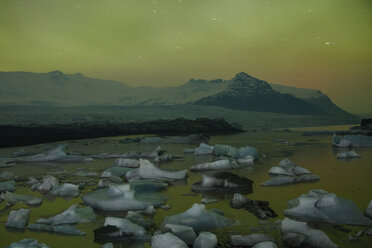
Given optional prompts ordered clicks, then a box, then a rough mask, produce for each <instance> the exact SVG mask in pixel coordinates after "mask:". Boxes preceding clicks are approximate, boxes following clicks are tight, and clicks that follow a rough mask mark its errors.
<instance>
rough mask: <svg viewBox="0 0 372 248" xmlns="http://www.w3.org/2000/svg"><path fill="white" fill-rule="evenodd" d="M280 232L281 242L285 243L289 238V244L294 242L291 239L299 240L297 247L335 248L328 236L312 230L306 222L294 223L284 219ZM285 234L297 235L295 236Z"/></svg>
mask: <svg viewBox="0 0 372 248" xmlns="http://www.w3.org/2000/svg"><path fill="white" fill-rule="evenodd" d="M281 232H282V233H283V236H282V237H283V241H284V242H287V239H288V238H291V239H292V240H291V242H294V240H293V238H295V239H297V240H298V239H299V240H298V243H299V246H297V247H317V248H337V247H338V246H337V245H336V244H334V243H333V242H332V241H331V240H330V239H329V238H328V236H327V235H326V234H325V233H324V232H322V231H320V230H317V229H314V228H312V227H310V226H308V225H307V223H306V222H300V221H294V220H290V219H288V218H285V219H284V220H283V221H282V223H281ZM287 234H297V236H294V235H291V236H287Z"/></svg>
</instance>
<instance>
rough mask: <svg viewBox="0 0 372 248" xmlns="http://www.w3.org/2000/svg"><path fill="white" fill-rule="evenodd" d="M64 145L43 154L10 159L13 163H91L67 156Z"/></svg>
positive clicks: (83, 158) (75, 156) (80, 157)
mask: <svg viewBox="0 0 372 248" xmlns="http://www.w3.org/2000/svg"><path fill="white" fill-rule="evenodd" d="M65 149H66V145H65V144H62V145H59V146H57V147H56V148H53V149H50V150H48V151H46V152H43V153H38V154H35V155H30V156H24V157H17V158H14V159H12V161H13V162H51V161H53V162H58V161H61V162H88V161H92V158H88V157H85V156H79V155H68V154H66V153H65V152H64V150H65Z"/></svg>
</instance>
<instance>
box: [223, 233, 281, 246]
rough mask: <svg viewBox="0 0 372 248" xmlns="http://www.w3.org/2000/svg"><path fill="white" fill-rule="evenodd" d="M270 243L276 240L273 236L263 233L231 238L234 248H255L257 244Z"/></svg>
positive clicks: (232, 236)
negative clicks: (237, 247)
mask: <svg viewBox="0 0 372 248" xmlns="http://www.w3.org/2000/svg"><path fill="white" fill-rule="evenodd" d="M268 241H275V239H274V238H273V237H272V236H270V235H268V234H263V233H252V234H248V235H231V236H230V244H232V245H233V246H247V247H252V246H255V245H256V244H259V243H262V242H268Z"/></svg>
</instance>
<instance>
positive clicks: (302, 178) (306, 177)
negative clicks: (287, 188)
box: [261, 158, 319, 186]
mask: <svg viewBox="0 0 372 248" xmlns="http://www.w3.org/2000/svg"><path fill="white" fill-rule="evenodd" d="M269 174H270V175H272V177H271V178H270V179H269V180H268V181H266V182H264V183H262V184H261V185H262V186H276V185H283V184H290V183H299V182H312V181H318V180H319V176H317V175H313V174H311V172H310V171H309V170H308V169H305V168H302V167H300V166H298V165H296V164H295V163H293V162H292V161H291V160H289V159H288V158H285V159H283V160H282V161H280V162H279V166H274V167H271V169H270V170H269Z"/></svg>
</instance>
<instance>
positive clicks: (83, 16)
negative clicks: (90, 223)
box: [0, 0, 372, 113]
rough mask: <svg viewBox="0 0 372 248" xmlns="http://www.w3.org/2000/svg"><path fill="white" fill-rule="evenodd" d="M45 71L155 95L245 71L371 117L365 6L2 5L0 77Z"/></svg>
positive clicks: (363, 1) (130, 0)
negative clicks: (145, 88)
mask: <svg viewBox="0 0 372 248" xmlns="http://www.w3.org/2000/svg"><path fill="white" fill-rule="evenodd" d="M52 70H61V71H63V72H64V73H78V72H79V73H83V74H84V75H86V76H90V77H96V78H102V79H112V80H117V81H120V82H123V83H125V84H127V85H131V86H144V85H146V86H155V87H162V86H176V85H181V84H183V83H185V82H186V81H187V80H189V79H190V78H199V79H208V80H209V79H215V78H223V79H230V78H232V77H233V76H234V75H235V74H236V73H237V72H241V71H244V72H246V73H248V74H250V75H252V76H255V77H257V78H260V79H263V80H266V81H267V82H269V83H276V84H283V85H289V86H296V87H301V88H313V89H319V90H322V91H323V92H324V93H325V94H327V95H328V96H329V97H330V98H331V99H332V100H333V101H334V102H335V103H336V104H338V105H339V106H340V107H342V108H344V109H345V110H347V111H350V112H352V113H367V112H372V108H371V106H372V1H371V0H306V1H305V0H300V1H299V0H272V1H269V0H156V1H148V0H63V1H62V0H1V1H0V71H30V72H49V71H52Z"/></svg>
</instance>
